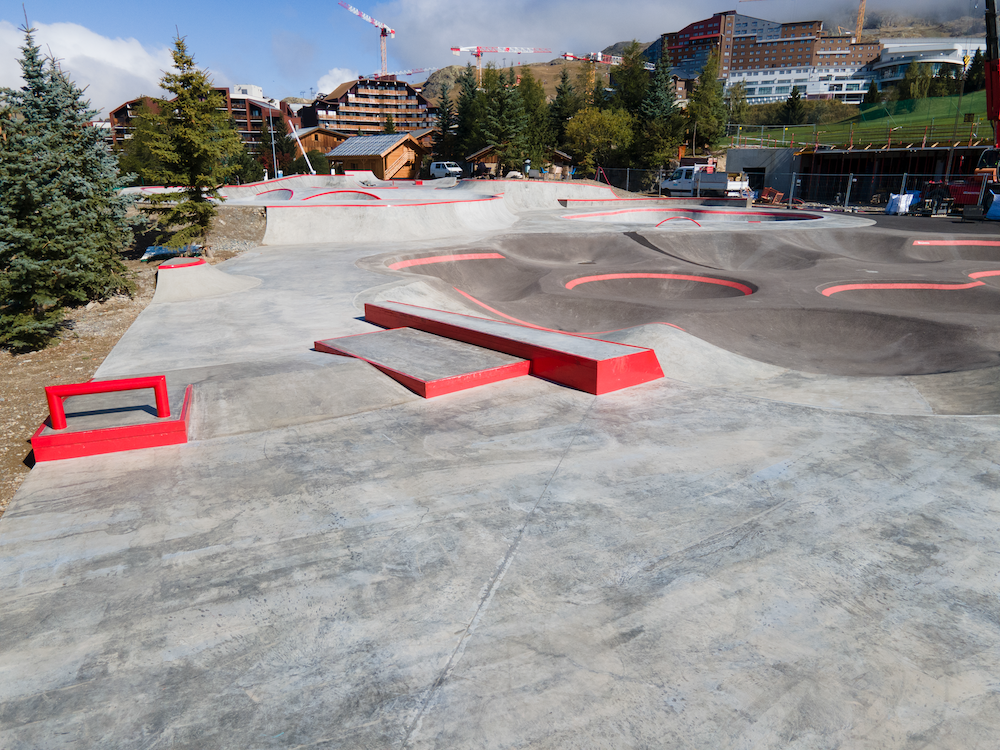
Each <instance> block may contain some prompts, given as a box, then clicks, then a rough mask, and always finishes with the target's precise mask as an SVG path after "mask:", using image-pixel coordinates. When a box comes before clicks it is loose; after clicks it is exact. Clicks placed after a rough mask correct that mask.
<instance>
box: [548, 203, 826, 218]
mask: <svg viewBox="0 0 1000 750" xmlns="http://www.w3.org/2000/svg"><path fill="white" fill-rule="evenodd" d="M650 211H656V212H660V213H689V214H704V215H705V216H713V215H719V216H771V217H779V218H786V219H789V220H791V221H803V220H808V219H821V218H822V217H821V216H817V215H816V214H808V213H796V212H792V211H789V212H787V213H776V212H774V211H767V212H764V211H706V210H704V209H702V208H660V207H658V206H650V207H649V208H622V209H619V210H618V211H591V212H589V213H585V214H573V215H571V216H564V217H563V218H564V219H584V218H587V217H588V216H618V215H620V214H641V213H648V212H650ZM685 218H686V217H685Z"/></svg>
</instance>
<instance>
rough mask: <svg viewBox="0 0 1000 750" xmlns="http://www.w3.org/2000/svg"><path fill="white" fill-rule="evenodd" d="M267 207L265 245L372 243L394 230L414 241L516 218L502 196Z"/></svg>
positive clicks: (500, 225) (504, 224)
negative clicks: (364, 203)
mask: <svg viewBox="0 0 1000 750" xmlns="http://www.w3.org/2000/svg"><path fill="white" fill-rule="evenodd" d="M366 203H368V204H369V205H350V204H344V205H310V206H300V205H295V206H268V209H267V229H266V230H265V232H264V244H265V245H301V244H309V243H314V242H317V241H324V242H353V243H375V242H387V241H390V240H392V239H393V238H395V237H398V236H400V235H403V236H407V237H410V238H412V239H414V240H427V239H442V238H449V237H450V238H454V237H462V236H467V235H474V234H480V233H483V232H490V231H499V230H502V229H507V228H508V227H510V226H512V225H513V224H514V222H515V221H516V220H517V219H516V217H515V216H514V215H513V214H512V213H511V212H510V211H509V210H508V208H507V206H506V205H505V204H504V201H503V200H502V199H493V200H491V199H489V198H482V197H479V196H475V197H472V198H470V200H438V201H433V202H430V203H426V204H417V203H408V202H402V203H392V204H385V203H382V202H374V201H371V202H366Z"/></svg>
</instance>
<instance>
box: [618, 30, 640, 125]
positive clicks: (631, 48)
mask: <svg viewBox="0 0 1000 750" xmlns="http://www.w3.org/2000/svg"><path fill="white" fill-rule="evenodd" d="M611 84H612V87H613V88H614V94H613V95H612V96H611V107H612V108H614V109H624V110H625V111H626V112H628V113H629V114H630V115H633V116H636V115H638V114H639V112H640V110H641V109H642V105H643V103H644V102H645V101H646V92H647V91H648V90H649V73H648V72H647V71H646V60H645V58H644V57H643V56H642V47H641V46H640V45H639V42H637V41H635V40H634V39H633V40H632V41H631V42H629V44H628V46H627V47H626V48H625V51H624V52H623V53H622V62H621V65H616V66H615V67H613V68H612V69H611Z"/></svg>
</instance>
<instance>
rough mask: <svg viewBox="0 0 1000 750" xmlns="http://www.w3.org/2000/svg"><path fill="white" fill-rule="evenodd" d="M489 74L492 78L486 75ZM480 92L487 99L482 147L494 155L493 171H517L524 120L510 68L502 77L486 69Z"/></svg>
mask: <svg viewBox="0 0 1000 750" xmlns="http://www.w3.org/2000/svg"><path fill="white" fill-rule="evenodd" d="M489 73H492V75H487V74H489ZM483 88H484V89H485V90H486V95H487V107H486V122H485V123H484V127H483V134H484V135H485V136H486V144H487V145H488V146H492V147H493V148H494V149H495V151H496V156H497V171H498V172H499V173H500V174H505V173H506V172H507V171H508V170H511V169H520V168H521V167H522V165H523V162H524V158H525V131H526V129H527V126H528V116H527V113H526V112H525V111H524V102H523V101H522V99H521V92H520V91H518V88H517V86H516V85H515V78H514V70H513V68H512V69H511V70H510V74H509V75H508V76H504V75H503V74H502V73H499V72H498V71H496V70H495V69H492V68H490V67H489V66H487V68H486V70H484V71H483Z"/></svg>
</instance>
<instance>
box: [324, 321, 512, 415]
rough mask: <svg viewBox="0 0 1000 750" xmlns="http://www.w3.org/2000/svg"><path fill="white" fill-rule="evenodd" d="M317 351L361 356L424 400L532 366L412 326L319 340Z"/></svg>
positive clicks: (508, 356)
mask: <svg viewBox="0 0 1000 750" xmlns="http://www.w3.org/2000/svg"><path fill="white" fill-rule="evenodd" d="M316 348H317V349H318V350H319V351H323V352H329V353H330V354H342V355H346V356H349V357H357V358H358V359H363V360H364V361H365V362H368V363H369V364H371V365H373V366H375V367H377V368H378V369H379V370H381V371H382V372H384V373H385V374H386V375H388V376H389V377H391V378H393V379H395V380H398V381H399V382H400V383H402V384H403V385H405V386H406V387H407V388H409V389H410V390H412V391H414V392H415V393H417V394H418V395H420V396H423V397H424V398H433V397H434V396H442V395H444V394H446V393H454V392H455V391H463V390H466V389H468V388H474V387H476V386H478V385H485V384H486V383H496V382H498V381H500V380H509V379H510V378H517V377H521V376H522V375H527V374H528V371H529V369H530V366H531V363H530V362H528V360H525V359H520V358H518V357H511V356H510V355H507V354H502V353H500V352H494V351H490V350H489V349H483V348H482V347H478V346H472V345H471V344H465V343H462V342H461V341H454V340H452V339H447V338H444V337H442V336H435V335H434V334H432V333H426V332H424V331H418V330H415V329H413V328H395V329H391V330H387V331H375V332H372V333H364V334H359V335H356V336H344V337H341V338H335V339H326V340H324V341H317V342H316Z"/></svg>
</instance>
